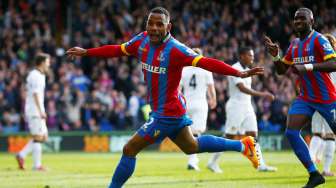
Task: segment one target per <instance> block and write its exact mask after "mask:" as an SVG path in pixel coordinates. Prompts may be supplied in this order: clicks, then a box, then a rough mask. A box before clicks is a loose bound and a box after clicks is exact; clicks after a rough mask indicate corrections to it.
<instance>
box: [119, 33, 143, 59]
mask: <svg viewBox="0 0 336 188" xmlns="http://www.w3.org/2000/svg"><path fill="white" fill-rule="evenodd" d="M146 36H147V32H142V33H139V34H138V35H136V36H135V37H133V38H132V39H131V40H129V41H128V42H125V43H123V44H121V51H122V52H123V53H124V54H126V55H128V56H135V57H137V54H138V53H137V51H138V48H139V46H140V44H141V42H142V40H143V39H144V38H145V37H146Z"/></svg>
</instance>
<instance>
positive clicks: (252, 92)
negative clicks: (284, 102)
mask: <svg viewBox="0 0 336 188" xmlns="http://www.w3.org/2000/svg"><path fill="white" fill-rule="evenodd" d="M237 87H238V89H239V90H240V91H241V92H243V93H246V94H248V95H251V96H256V97H263V98H266V99H269V100H271V101H272V100H274V99H275V97H274V95H273V94H272V93H270V92H267V91H264V92H261V91H257V90H254V89H250V88H247V87H245V85H244V84H243V83H238V84H237Z"/></svg>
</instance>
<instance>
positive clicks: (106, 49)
mask: <svg viewBox="0 0 336 188" xmlns="http://www.w3.org/2000/svg"><path fill="white" fill-rule="evenodd" d="M170 29H171V23H170V14H169V12H168V11H167V10H166V9H164V8H162V7H156V8H154V9H152V10H151V11H150V13H149V16H148V18H147V23H146V31H145V32H142V33H140V34H138V35H137V36H135V37H134V38H133V39H131V40H130V41H128V42H126V43H123V44H121V45H106V46H102V47H98V48H91V49H88V50H86V49H83V48H80V47H73V48H71V49H69V50H68V51H67V54H68V55H69V56H70V58H73V57H75V56H91V57H121V56H126V55H127V56H134V57H136V58H137V59H138V60H139V63H141V65H142V71H143V74H144V79H145V82H146V84H147V94H148V97H147V99H148V103H149V104H150V106H151V109H152V112H151V117H150V119H149V121H148V122H147V123H145V124H144V125H143V126H142V127H141V128H140V129H138V131H137V132H136V133H135V134H134V135H133V136H132V137H131V139H130V140H129V141H128V142H127V143H126V145H125V146H124V148H123V154H122V157H121V159H120V162H119V164H118V166H117V168H116V170H115V172H114V175H113V177H112V182H111V184H110V187H113V188H119V187H122V186H123V184H124V183H125V182H126V181H127V180H128V178H129V177H130V176H131V175H132V174H133V172H134V169H135V163H136V158H135V157H136V155H137V154H138V153H139V152H140V151H141V150H143V149H144V148H146V147H147V146H149V145H151V144H153V143H154V142H161V141H162V139H164V138H165V137H169V138H170V139H171V140H172V141H173V142H174V143H175V144H176V145H177V146H178V147H179V148H180V149H181V150H182V151H183V152H184V153H186V154H193V153H202V152H219V151H237V152H242V153H243V154H244V155H245V156H246V157H247V158H248V159H249V160H251V162H252V164H253V166H254V167H255V168H257V167H258V166H259V160H258V156H257V153H256V151H255V147H254V144H255V140H254V139H253V137H247V138H245V139H242V140H241V141H236V140H229V139H225V138H221V137H216V136H211V135H203V136H200V137H198V138H195V137H194V136H193V135H192V132H191V130H190V127H189V125H190V124H191V123H192V121H191V120H190V119H189V118H188V117H187V116H186V115H185V113H186V110H185V100H184V97H183V96H182V95H181V94H180V93H179V92H178V87H179V83H180V80H181V74H182V69H183V67H185V66H197V67H201V68H203V69H206V70H208V71H211V72H216V73H218V74H222V75H232V76H238V77H249V76H252V75H257V74H262V73H263V68H254V69H251V70H248V71H238V70H236V69H234V68H232V67H231V66H229V65H227V64H225V63H224V62H222V61H219V60H216V59H213V58H208V57H203V56H202V55H199V54H197V53H195V52H194V51H193V50H191V49H190V48H188V47H187V46H185V45H184V44H182V43H180V42H179V41H177V40H176V39H174V38H173V37H172V36H171V35H170Z"/></svg>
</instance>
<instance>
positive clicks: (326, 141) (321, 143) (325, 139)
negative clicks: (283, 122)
mask: <svg viewBox="0 0 336 188" xmlns="http://www.w3.org/2000/svg"><path fill="white" fill-rule="evenodd" d="M324 36H325V37H327V39H328V40H329V42H330V44H331V45H332V47H333V49H334V50H336V39H335V37H334V36H333V35H331V34H325V35H324ZM330 77H331V80H332V82H333V84H334V85H335V84H336V73H335V72H332V73H330ZM312 133H313V137H312V139H311V141H310V145H309V152H310V157H311V158H312V160H313V161H314V162H315V163H319V162H320V161H321V156H322V155H323V156H324V163H323V171H322V175H323V176H334V173H333V172H332V171H331V170H330V168H331V164H332V162H333V159H334V153H335V134H334V133H333V132H332V130H331V129H330V127H329V125H328V123H327V122H326V120H325V119H324V118H323V117H322V116H321V114H319V113H318V112H315V113H314V115H313V117H312Z"/></svg>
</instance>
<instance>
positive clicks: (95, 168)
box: [0, 152, 336, 188]
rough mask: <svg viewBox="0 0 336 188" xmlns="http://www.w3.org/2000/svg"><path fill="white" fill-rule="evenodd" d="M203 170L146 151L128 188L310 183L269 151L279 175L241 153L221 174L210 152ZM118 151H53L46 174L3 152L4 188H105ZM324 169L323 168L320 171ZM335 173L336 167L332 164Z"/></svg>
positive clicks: (287, 159) (291, 162)
mask: <svg viewBox="0 0 336 188" xmlns="http://www.w3.org/2000/svg"><path fill="white" fill-rule="evenodd" d="M199 156H200V167H201V171H200V172H194V171H188V170H186V161H187V156H186V155H184V154H182V153H159V152H143V153H141V154H139V156H138V160H137V166H136V170H135V173H134V174H133V176H132V177H131V178H130V179H129V181H128V182H127V184H126V185H125V187H126V188H128V187H129V188H151V187H152V188H222V187H223V188H226V187H227V188H240V187H241V188H275V187H279V188H295V187H302V185H304V184H305V182H306V180H307V173H306V171H305V169H304V168H303V167H302V166H301V165H300V164H299V161H298V160H297V159H296V158H295V156H294V154H293V153H292V152H266V153H265V154H264V156H265V158H266V161H267V162H268V163H269V164H271V165H274V166H276V167H278V171H277V172H273V173H265V172H257V171H256V170H254V169H253V168H252V165H251V164H250V162H249V161H248V160H247V159H245V158H244V157H243V156H242V155H240V154H238V153H232V152H227V153H224V154H223V155H222V158H221V163H220V166H221V167H222V169H223V170H224V173H223V174H214V173H212V172H210V171H209V170H208V169H207V168H206V164H207V160H208V159H209V157H210V154H200V155H199ZM119 158H120V153H108V154H106V153H52V154H50V153H49V154H44V155H43V163H44V165H45V166H46V167H47V168H48V171H47V172H34V171H32V170H30V169H31V166H32V159H31V157H28V158H27V159H26V167H27V170H25V171H19V170H18V169H17V164H16V161H15V159H14V155H11V154H7V153H0V187H1V188H46V187H48V188H86V187H88V188H89V187H90V188H91V187H107V185H108V183H109V182H110V179H111V175H112V173H113V171H114V169H115V167H116V164H117V162H118V161H119ZM321 168H322V166H321V165H319V169H321ZM332 170H333V171H336V164H335V163H334V164H333V166H332ZM320 187H321V188H335V187H336V177H331V178H329V177H328V178H326V184H324V185H323V186H320Z"/></svg>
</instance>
